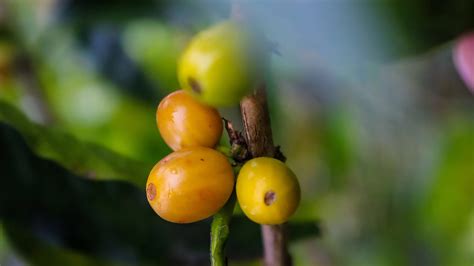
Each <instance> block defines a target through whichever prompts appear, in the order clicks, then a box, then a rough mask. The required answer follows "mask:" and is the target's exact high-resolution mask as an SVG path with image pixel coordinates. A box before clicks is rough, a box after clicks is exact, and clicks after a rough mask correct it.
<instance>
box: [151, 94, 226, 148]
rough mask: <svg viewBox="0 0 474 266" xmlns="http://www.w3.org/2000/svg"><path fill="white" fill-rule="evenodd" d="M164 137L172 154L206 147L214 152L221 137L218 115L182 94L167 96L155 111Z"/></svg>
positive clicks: (215, 111) (213, 109)
mask: <svg viewBox="0 0 474 266" xmlns="http://www.w3.org/2000/svg"><path fill="white" fill-rule="evenodd" d="M156 122H157V125H158V129H159V131H160V134H161V137H162V138H163V139H164V141H165V142H166V144H168V146H169V147H170V148H171V149H173V150H175V151H176V150H180V149H183V148H186V147H193V146H203V147H210V148H213V147H215V146H216V145H217V143H218V142H219V139H220V137H221V135H222V120H221V117H220V115H219V112H218V111H217V110H216V109H215V108H213V107H210V106H207V105H205V104H203V103H200V102H199V101H197V100H196V99H194V98H193V97H192V96H190V95H188V93H186V92H185V91H183V90H179V91H175V92H173V93H171V94H169V95H168V96H166V97H165V98H164V99H163V100H162V101H161V102H160V104H159V106H158V109H157V111H156Z"/></svg>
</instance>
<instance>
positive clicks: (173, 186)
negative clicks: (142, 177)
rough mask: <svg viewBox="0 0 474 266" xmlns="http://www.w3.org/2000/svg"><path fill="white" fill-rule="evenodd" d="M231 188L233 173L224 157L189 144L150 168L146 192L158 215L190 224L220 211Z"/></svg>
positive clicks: (232, 186) (211, 150) (232, 185)
mask: <svg viewBox="0 0 474 266" xmlns="http://www.w3.org/2000/svg"><path fill="white" fill-rule="evenodd" d="M233 188H234V173H233V170H232V167H231V165H230V163H229V161H228V160H227V157H225V156H224V155H222V154H221V153H219V152H217V151H215V150H213V149H209V148H205V147H191V148H186V149H182V150H180V151H175V152H173V153H171V154H169V155H168V156H166V157H165V158H163V159H162V160H161V161H159V162H158V163H157V164H156V165H155V167H153V169H152V170H151V172H150V175H149V176H148V180H147V184H146V194H147V199H148V203H149V204H150V206H151V207H152V208H153V210H154V211H155V212H156V213H157V214H158V215H159V216H160V217H161V218H163V219H165V220H167V221H170V222H174V223H192V222H196V221H199V220H203V219H206V218H208V217H210V216H211V215H213V214H215V213H216V212H217V211H219V209H221V208H222V206H224V204H225V203H226V202H227V200H228V199H229V197H230V195H231V193H232V190H233Z"/></svg>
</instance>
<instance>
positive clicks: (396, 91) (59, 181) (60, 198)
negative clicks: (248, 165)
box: [0, 0, 474, 266]
mask: <svg viewBox="0 0 474 266" xmlns="http://www.w3.org/2000/svg"><path fill="white" fill-rule="evenodd" d="M230 4H231V3H230V1H216V0H214V1H211V0H206V1H191V0H183V1H171V0H168V1H157V0H137V1H125V0H85V1H84V0H0V170H1V172H0V173H1V174H0V265H1V266H16V265H48V266H51V265H53V266H55V265H58V266H62V265H209V262H208V250H209V227H210V221H209V220H206V221H203V222H198V223H194V224H189V225H175V224H171V223H168V222H166V221H164V220H162V219H161V218H159V217H158V216H157V215H155V213H154V212H153V211H152V209H151V208H150V207H149V206H148V203H147V200H146V198H145V193H144V182H145V181H146V177H147V174H148V171H149V170H150V169H151V167H152V166H153V165H154V164H155V163H156V162H157V161H159V160H160V159H161V158H163V157H164V156H165V155H166V154H168V153H169V152H170V150H169V148H168V147H167V146H166V145H165V144H164V142H163V140H162V139H161V137H160V135H159V134H158V131H157V129H156V124H155V110H156V106H157V104H158V103H159V101H160V100H161V98H162V97H164V96H165V95H167V94H168V93H170V92H172V91H174V90H176V89H179V85H178V82H177V78H176V67H177V60H178V58H179V56H180V52H181V50H182V49H183V48H184V47H185V46H186V44H187V42H188V41H189V39H190V38H191V37H192V36H193V35H194V34H195V33H197V32H198V31H200V30H202V29H204V28H206V27H208V26H209V25H211V24H212V23H215V22H217V21H220V20H223V19H226V18H227V17H228V16H229V11H230ZM241 4H242V5H243V7H244V8H245V10H247V12H249V13H251V15H252V19H253V23H254V24H255V25H256V27H260V28H261V29H262V31H263V32H265V35H266V37H267V38H268V39H269V40H271V41H272V42H274V43H275V44H276V45H277V47H278V48H277V49H278V51H279V53H280V54H281V55H274V56H273V58H272V67H271V70H270V71H269V72H270V73H269V75H268V76H269V78H268V81H267V82H268V84H269V88H268V89H269V90H268V97H269V105H270V106H269V108H270V111H271V118H272V127H273V132H274V138H275V142H276V143H277V144H278V145H281V147H282V150H283V152H284V153H285V156H286V157H287V158H288V161H287V163H288V165H289V166H290V167H291V168H292V169H293V170H294V172H295V173H296V174H297V176H298V178H299V181H300V183H301V186H302V192H303V196H302V203H301V206H300V207H299V209H298V211H297V213H296V215H295V216H294V217H293V218H292V219H291V220H290V222H289V234H290V251H291V253H292V256H293V259H294V265H295V266H298V265H321V266H335V265H349V266H367V265H378V266H383V265H387V266H389V265H429V266H433V265H434V266H436V265H439V266H444V265H453V266H456V265H472V264H474V98H473V92H474V33H473V32H474V1H471V0H453V1H429V0H412V1H369V0H367V1H355V0H341V1H285V0H284V1H269V0H265V1H241ZM220 111H221V114H223V116H224V117H226V118H228V119H231V120H233V121H237V120H238V119H239V115H238V108H228V109H222V110H220ZM236 124H237V126H239V125H238V123H236ZM222 145H226V140H225V139H223V140H222ZM227 252H228V254H229V265H261V259H260V256H261V252H262V247H261V240H260V229H259V226H258V225H257V224H254V223H252V222H251V221H249V220H248V219H247V218H246V217H245V216H243V215H242V214H241V212H240V211H239V210H237V211H236V215H235V218H234V219H233V221H232V224H231V233H230V239H229V243H228V247H227Z"/></svg>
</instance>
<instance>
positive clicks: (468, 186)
mask: <svg viewBox="0 0 474 266" xmlns="http://www.w3.org/2000/svg"><path fill="white" fill-rule="evenodd" d="M473 162H474V126H473V124H472V120H470V119H467V120H462V119H456V123H455V126H454V128H453V127H451V128H450V129H449V130H448V134H446V139H445V142H444V146H443V148H442V149H441V156H440V159H439V162H438V163H437V164H436V167H435V168H434V171H433V173H434V177H435V178H434V182H433V185H432V187H431V188H430V190H429V191H428V193H427V196H426V198H425V200H424V201H423V202H422V204H420V212H419V218H418V219H419V222H420V225H421V228H420V229H421V230H420V232H422V233H424V234H426V237H427V238H428V239H430V240H431V244H434V245H435V246H436V247H437V248H439V249H440V250H441V249H443V250H444V251H445V252H442V253H439V254H443V256H447V257H444V258H443V259H448V260H449V259H452V257H453V256H451V254H456V253H455V252H456V251H455V249H457V248H458V247H457V246H456V245H453V243H457V242H458V241H460V240H461V239H462V236H463V234H464V233H465V232H466V230H467V229H468V225H469V222H470V219H471V216H472V214H473V212H474V179H473V177H474V163H473ZM446 249H448V250H450V252H446ZM448 264H449V265H452V264H450V263H448Z"/></svg>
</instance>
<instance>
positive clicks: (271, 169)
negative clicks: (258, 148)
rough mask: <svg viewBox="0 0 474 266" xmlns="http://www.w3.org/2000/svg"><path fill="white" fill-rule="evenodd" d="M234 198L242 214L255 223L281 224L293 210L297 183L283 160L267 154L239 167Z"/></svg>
mask: <svg viewBox="0 0 474 266" xmlns="http://www.w3.org/2000/svg"><path fill="white" fill-rule="evenodd" d="M236 192H237V199H238V201H239V204H240V207H241V208H242V211H243V212H244V213H245V215H246V216H247V217H248V218H249V219H250V220H252V221H254V222H256V223H259V224H281V223H284V222H286V221H287V220H288V218H289V217H290V216H291V215H292V214H293V213H294V212H295V211H296V209H297V208H298V204H299V202H300V193H301V192H300V186H299V183H298V180H297V178H296V176H295V174H294V173H293V172H292V171H291V170H290V168H288V167H287V166H286V165H285V164H284V163H282V162H280V161H278V160H276V159H273V158H268V157H260V158H255V159H252V160H250V161H248V162H246V163H245V164H244V166H243V167H242V169H241V170H240V173H239V176H238V178H237V185H236Z"/></svg>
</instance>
